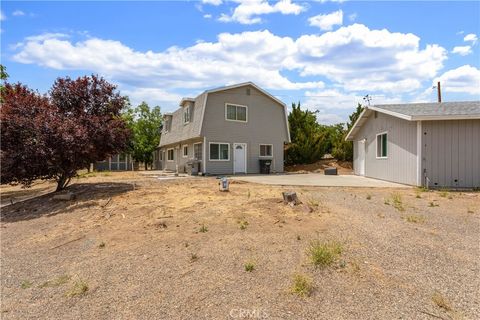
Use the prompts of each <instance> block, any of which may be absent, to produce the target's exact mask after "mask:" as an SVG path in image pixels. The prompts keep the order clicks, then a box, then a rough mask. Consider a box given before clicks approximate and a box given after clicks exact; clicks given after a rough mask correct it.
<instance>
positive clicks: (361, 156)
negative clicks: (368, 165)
mask: <svg viewBox="0 0 480 320" xmlns="http://www.w3.org/2000/svg"><path fill="white" fill-rule="evenodd" d="M357 154H358V156H357V165H358V174H359V175H361V176H364V175H365V139H363V140H360V141H357Z"/></svg>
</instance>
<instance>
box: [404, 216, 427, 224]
mask: <svg viewBox="0 0 480 320" xmlns="http://www.w3.org/2000/svg"><path fill="white" fill-rule="evenodd" d="M404 219H405V220H406V221H407V222H411V223H424V222H425V217H424V216H421V215H417V214H409V215H406V216H405V217H404Z"/></svg>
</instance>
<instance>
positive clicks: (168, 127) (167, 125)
mask: <svg viewBox="0 0 480 320" xmlns="http://www.w3.org/2000/svg"><path fill="white" fill-rule="evenodd" d="M171 128H172V119H171V117H166V118H165V123H164V125H163V130H164V132H170V130H171Z"/></svg>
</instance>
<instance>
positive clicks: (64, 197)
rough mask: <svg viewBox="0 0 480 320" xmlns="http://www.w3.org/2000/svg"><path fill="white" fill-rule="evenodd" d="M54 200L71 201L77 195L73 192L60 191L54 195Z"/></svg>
mask: <svg viewBox="0 0 480 320" xmlns="http://www.w3.org/2000/svg"><path fill="white" fill-rule="evenodd" d="M52 199H53V200H61V201H70V200H73V199H75V195H74V194H73V193H72V192H69V191H67V192H64V193H58V194H55V195H54V196H53V197H52Z"/></svg>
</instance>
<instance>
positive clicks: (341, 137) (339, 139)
mask: <svg viewBox="0 0 480 320" xmlns="http://www.w3.org/2000/svg"><path fill="white" fill-rule="evenodd" d="M363 109H364V108H363V106H362V105H361V104H360V103H359V104H358V105H357V108H356V109H355V111H354V112H353V113H352V114H351V115H350V116H349V117H348V118H349V120H350V121H349V122H348V123H347V124H346V128H345V127H344V125H343V124H338V125H336V130H335V134H333V135H332V136H331V143H332V151H331V154H332V156H333V157H334V158H335V159H338V160H342V161H353V142H352V141H345V138H346V137H347V134H348V132H349V131H350V129H351V128H352V127H353V125H354V124H355V122H356V121H357V119H358V117H359V116H360V114H361V113H362V112H363Z"/></svg>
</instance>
